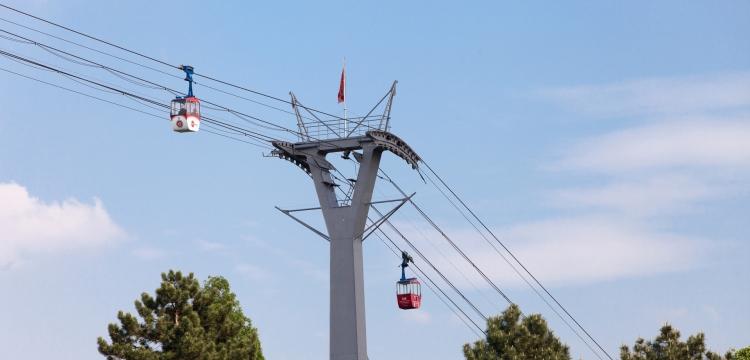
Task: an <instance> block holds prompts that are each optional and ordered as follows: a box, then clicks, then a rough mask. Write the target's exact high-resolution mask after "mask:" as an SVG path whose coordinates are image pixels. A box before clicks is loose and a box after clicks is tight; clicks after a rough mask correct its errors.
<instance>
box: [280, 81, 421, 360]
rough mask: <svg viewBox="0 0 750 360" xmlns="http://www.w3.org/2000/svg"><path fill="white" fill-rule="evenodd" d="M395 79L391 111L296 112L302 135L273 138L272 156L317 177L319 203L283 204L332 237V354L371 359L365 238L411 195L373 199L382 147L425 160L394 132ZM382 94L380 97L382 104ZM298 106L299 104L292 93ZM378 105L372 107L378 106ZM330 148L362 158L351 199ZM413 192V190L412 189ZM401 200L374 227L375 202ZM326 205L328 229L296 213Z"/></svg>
mask: <svg viewBox="0 0 750 360" xmlns="http://www.w3.org/2000/svg"><path fill="white" fill-rule="evenodd" d="M395 85H396V83H395V82H394V84H393V86H392V87H391V89H390V90H389V91H388V93H387V94H386V96H384V99H385V98H387V99H388V103H387V104H386V113H385V114H384V115H383V116H382V117H381V116H374V117H370V116H369V114H370V113H372V110H371V111H370V113H368V116H365V117H363V118H359V119H350V123H351V124H349V126H345V125H343V124H342V123H341V121H340V119H333V120H321V119H319V118H317V117H314V116H313V117H314V120H312V121H309V122H303V120H304V119H303V118H302V117H301V116H298V117H297V120H298V123H299V124H298V125H299V134H300V138H299V141H298V142H296V143H291V142H286V141H274V142H272V144H273V146H274V147H275V149H274V150H273V151H272V152H271V154H272V155H273V156H276V157H279V158H281V159H285V160H288V161H290V162H292V163H293V164H295V165H297V166H298V167H299V168H301V169H302V170H303V171H305V173H307V174H308V175H309V176H310V177H311V178H312V180H313V185H314V187H315V192H316V194H317V196H318V202H319V203H320V207H315V208H307V209H297V210H282V209H280V208H278V207H277V209H278V210H279V211H281V212H282V213H284V214H286V215H288V216H290V217H291V218H292V219H294V220H295V221H297V222H299V223H300V224H302V225H304V226H305V227H307V228H308V229H310V230H312V231H313V232H315V233H316V234H317V235H319V236H321V237H323V238H324V239H326V240H328V242H329V243H330V337H329V341H330V347H329V349H330V360H367V359H368V358H367V338H366V329H365V296H364V295H365V294H364V270H363V266H362V251H363V250H362V242H363V241H364V239H366V238H367V236H368V235H370V234H372V233H373V232H374V231H375V230H376V229H377V228H378V227H379V226H380V225H381V224H383V223H384V222H385V220H387V219H388V217H390V216H391V215H393V213H395V212H396V210H398V209H399V208H400V207H401V206H402V205H403V204H405V203H406V202H407V201H408V200H409V199H410V198H411V196H408V197H405V198H402V199H396V200H386V201H377V202H373V201H372V194H373V189H374V187H375V182H376V180H377V178H378V176H377V175H378V169H379V166H380V160H381V156H382V154H383V152H385V151H386V150H387V151H390V152H392V153H393V154H395V155H396V156H398V157H400V158H402V159H404V160H405V161H406V163H407V164H409V165H411V167H412V168H413V169H415V170H416V169H418V164H419V161H420V160H421V159H420V157H419V156H418V155H417V153H416V152H415V151H414V150H412V148H411V147H410V146H409V145H408V144H407V143H406V142H405V141H404V140H402V139H401V138H399V137H398V136H396V135H395V134H393V133H391V132H389V131H388V130H389V126H388V125H389V122H388V121H387V119H389V118H390V109H391V102H392V101H393V96H392V95H393V94H395V89H396V86H395ZM382 102H383V99H381V100H380V102H378V104H377V105H375V107H378V106H379V105H380V104H381V103H382ZM292 104H293V109H294V111H295V112H296V113H297V114H299V113H298V111H299V109H300V108H303V109H306V108H304V107H302V106H300V104H299V101H298V100H297V99H296V97H292ZM374 109H375V108H373V110H374ZM384 119H385V120H386V121H382V120H384ZM331 153H344V155H345V156H347V157H348V156H350V155H353V157H354V158H355V160H356V161H358V162H359V170H358V173H357V178H356V179H352V180H354V181H352V186H354V190H353V192H352V196H351V198H350V199H339V198H338V197H337V194H336V191H335V190H336V187H337V186H339V184H336V183H335V182H334V179H333V176H332V175H331V172H332V171H337V170H336V168H335V167H334V165H333V164H331V163H330V162H329V161H328V160H326V156H327V155H328V154H331ZM412 196H413V194H412ZM389 202H396V203H398V204H397V206H396V207H395V208H394V209H393V210H391V211H389V212H388V213H386V214H384V215H383V216H382V218H381V219H380V220H377V221H375V222H373V223H372V224H371V225H370V226H369V227H367V228H365V225H366V224H367V217H368V213H369V209H370V207H371V206H372V205H373V204H380V203H389ZM318 209H319V210H321V212H322V214H323V219H324V220H325V225H326V231H325V232H324V231H320V230H317V229H315V228H314V227H313V226H311V225H309V224H306V223H305V222H304V221H302V220H300V219H299V218H297V217H295V216H294V215H293V213H294V212H297V211H307V210H318Z"/></svg>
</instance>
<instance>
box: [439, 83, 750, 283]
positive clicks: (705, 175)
mask: <svg viewBox="0 0 750 360" xmlns="http://www.w3.org/2000/svg"><path fill="white" fill-rule="evenodd" d="M545 95H546V96H548V97H552V98H553V99H554V100H556V101H560V102H563V103H564V104H565V105H566V106H569V107H571V108H573V109H575V110H577V111H579V112H581V113H583V114H587V115H593V116H595V117H596V118H598V119H605V118H607V117H624V118H626V119H627V123H626V124H636V125H625V126H623V127H621V128H620V129H616V130H610V131H609V132H605V133H601V134H598V135H594V136H591V137H588V138H585V139H583V140H581V141H580V142H579V143H578V144H576V145H574V146H572V147H571V148H569V149H566V150H565V151H564V155H563V156H562V158H560V159H559V160H558V161H556V163H555V164H554V166H551V167H548V168H549V169H551V170H553V173H554V174H555V176H558V177H559V176H566V175H571V174H572V175H574V176H576V179H583V180H584V181H585V183H584V184H586V185H578V186H574V187H567V188H558V189H551V190H549V191H550V192H551V194H552V196H551V197H550V198H551V202H550V205H553V206H554V207H555V208H556V209H558V210H560V209H562V210H563V211H565V212H564V213H558V214H553V215H550V216H548V217H546V218H543V219H540V220H537V221H531V222H526V223H521V224H516V225H514V226H510V227H509V228H507V229H504V230H501V231H498V233H500V234H503V238H504V239H506V240H505V241H506V243H507V244H509V246H510V247H511V249H512V250H514V252H515V253H516V254H517V255H518V257H519V258H520V259H521V260H522V261H524V263H525V264H526V265H527V266H528V268H529V269H530V270H531V271H532V272H533V273H534V274H535V275H536V276H537V277H539V278H540V279H541V280H542V281H543V282H545V283H552V284H558V285H561V284H569V283H588V282H595V281H606V280H612V279H618V278H623V277H632V276H644V275H651V274H658V273H663V272H671V271H680V270H683V269H688V268H692V267H695V266H697V264H699V263H701V262H705V261H706V259H707V258H710V257H707V256H705V254H706V252H707V251H709V249H711V248H715V247H708V246H707V241H705V240H703V239H698V238H695V237H691V236H685V235H681V234H682V233H684V231H683V229H680V228H679V227H675V225H674V222H672V221H671V220H670V217H674V216H676V215H684V214H685V211H686V210H691V209H693V208H695V207H696V205H699V204H700V205H706V206H710V204H711V201H716V200H720V199H721V198H722V197H726V198H730V197H732V196H737V195H740V194H742V193H743V191H745V192H746V191H747V190H746V186H744V185H743V184H747V181H746V180H747V179H748V178H750V171H748V170H750V115H749V114H750V72H743V73H734V74H720V75H709V76H692V77H682V78H656V79H641V80H634V81H626V82H621V83H616V84H605V85H584V86H573V87H568V88H558V89H552V90H546V91H545ZM561 170H565V171H561ZM737 184H740V185H739V186H737ZM570 209H574V210H577V213H578V214H579V215H571V214H570V212H569V211H568V210H570ZM664 220H666V221H664ZM678 223H679V222H678ZM678 226H679V225H678ZM453 237H454V238H456V239H460V241H461V242H462V243H463V244H464V247H465V248H466V249H467V253H469V254H470V256H472V257H474V258H475V259H476V263H477V265H479V266H480V267H481V268H482V269H484V270H485V272H486V273H488V276H490V277H491V278H493V279H494V280H496V281H498V282H499V283H500V284H505V285H506V286H507V285H519V284H520V283H519V281H520V280H519V279H518V278H517V276H516V275H515V273H514V272H513V270H512V269H511V268H510V267H509V266H508V265H505V264H504V263H503V262H502V260H501V259H500V258H499V257H498V256H497V254H496V253H494V251H492V249H491V248H489V245H487V244H486V243H484V240H482V239H481V238H479V237H478V235H475V234H474V233H472V232H469V231H464V230H461V229H458V230H457V231H453ZM712 240H713V239H712ZM428 251H430V252H431V256H432V257H434V258H436V259H441V260H437V262H438V263H440V262H443V263H442V264H440V266H441V267H449V266H450V264H448V260H445V259H443V258H442V257H441V255H440V254H439V252H435V251H432V250H428ZM448 251H451V249H450V248H444V251H443V252H448ZM701 255H703V256H701ZM449 258H450V259H451V261H452V262H454V263H456V264H460V265H459V266H460V267H463V269H462V271H463V272H464V273H466V274H469V276H470V280H471V282H473V283H475V284H482V283H483V281H482V279H481V278H479V277H478V276H477V275H476V274H475V272H474V270H473V269H472V268H471V267H470V266H469V265H467V264H466V263H465V262H463V261H462V259H461V258H460V257H459V256H458V255H457V254H455V255H449ZM457 280H460V279H458V278H457ZM458 282H459V283H465V282H463V281H458Z"/></svg>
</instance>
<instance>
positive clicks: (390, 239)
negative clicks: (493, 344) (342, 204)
mask: <svg viewBox="0 0 750 360" xmlns="http://www.w3.org/2000/svg"><path fill="white" fill-rule="evenodd" d="M335 171H336V172H337V173H339V175H341V176H342V177H344V174H342V173H341V172H340V171H339V170H338V169H336V170H335ZM348 184H349V187H351V188H354V185H353V184H352V183H351V182H348ZM339 191H340V192H341V193H342V194H343V195H344V197H345V198H348V200H351V198H350V196H349V195H348V194H347V193H346V192H344V191H343V190H341V189H340V188H339ZM368 220H370V221H371V222H372V219H370V218H369V217H368ZM386 221H388V220H386ZM391 226H392V225H391ZM381 234H382V235H383V236H384V237H385V238H386V239H388V241H389V242H390V243H391V244H392V245H393V246H394V247H395V248H396V249H398V250H399V252H401V251H403V250H402V249H401V247H399V246H398V245H397V244H396V242H394V241H393V239H392V238H391V237H390V236H388V234H387V233H386V232H385V231H384V230H383V229H381V228H378V229H377V232H376V233H375V236H377V238H378V239H380V241H381V242H383V244H384V245H385V246H386V247H388V249H390V250H391V251H394V250H393V249H392V248H391V247H390V246H389V245H388V243H386V242H385V240H383V238H382V237H381ZM394 255H396V256H397V257H400V256H401V255H400V254H398V253H396V252H395V251H394ZM425 260H426V259H425ZM412 265H413V266H414V268H415V269H416V270H417V272H418V273H419V275H420V277H422V278H424V279H427V282H425V285H427V287H428V288H429V289H430V290H431V291H432V292H433V293H434V294H435V296H437V297H438V299H440V301H441V302H442V303H443V304H445V306H447V307H448V309H450V310H451V312H453V314H454V315H455V316H456V317H458V318H459V319H460V320H461V322H463V323H464V325H466V326H467V327H468V328H469V330H471V331H472V332H473V333H474V334H475V335H477V336H479V337H481V336H482V335H480V334H479V333H481V334H485V335H486V332H485V331H484V330H483V329H482V328H481V327H480V326H479V325H478V324H477V323H476V322H475V321H474V320H473V319H472V318H471V317H469V315H468V314H466V312H465V311H464V310H463V309H462V308H461V307H460V306H459V305H458V304H456V302H455V301H454V300H453V299H452V298H451V297H450V296H448V294H446V293H445V291H444V290H443V289H442V288H441V287H440V286H438V285H437V283H435V281H434V280H432V278H430V277H429V276H428V275H427V274H426V273H425V272H424V271H423V270H422V269H421V268H420V267H419V265H417V264H415V263H413V262H412ZM436 272H438V271H437V270H436ZM438 274H440V273H439V272H438ZM440 275H441V276H442V274H440ZM448 283H449V284H450V282H448ZM430 284H432V287H434V288H435V289H437V290H438V291H439V292H440V293H441V294H443V296H444V297H445V298H446V299H448V301H449V302H450V303H451V304H453V307H451V306H450V305H448V303H446V302H445V300H444V299H443V298H442V297H440V295H438V294H437V292H435V290H434V289H433V288H432V287H431V286H430ZM451 286H452V284H451ZM467 301H468V300H467ZM454 307H455V309H454ZM456 310H458V312H460V313H461V314H462V315H463V317H461V315H459V314H458V313H457V312H456ZM464 318H465V319H466V320H468V321H469V322H471V323H472V325H474V327H471V326H470V325H469V323H467V322H466V320H465V319H464ZM485 320H486V318H485ZM474 328H476V329H477V330H479V333H477V332H475V331H474Z"/></svg>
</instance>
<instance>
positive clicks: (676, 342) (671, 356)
mask: <svg viewBox="0 0 750 360" xmlns="http://www.w3.org/2000/svg"><path fill="white" fill-rule="evenodd" d="M620 359H622V360H704V359H705V360H722V359H728V360H730V359H733V357H732V355H731V354H729V353H728V354H727V355H726V357H722V356H721V355H718V354H716V353H713V352H711V351H708V350H707V349H706V337H705V335H704V334H703V333H698V334H696V335H691V336H690V337H688V339H687V341H686V342H683V341H681V340H680V332H679V331H678V330H677V329H675V328H674V327H672V325H669V324H666V325H664V326H662V327H661V330H660V331H659V335H658V336H657V337H656V338H655V339H654V340H653V341H646V340H644V339H643V338H638V340H636V341H635V345H633V350H632V351H631V350H630V349H629V348H628V346H627V345H623V346H622V347H621V348H620Z"/></svg>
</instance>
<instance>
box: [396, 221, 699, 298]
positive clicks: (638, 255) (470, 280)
mask: <svg viewBox="0 0 750 360" xmlns="http://www.w3.org/2000/svg"><path fill="white" fill-rule="evenodd" d="M424 226H425V225H424V224H422V225H420V227H424ZM402 228H403V227H402ZM444 230H446V233H447V234H448V235H449V236H450V237H451V238H452V240H454V241H455V242H456V243H457V244H459V246H460V247H461V248H462V250H463V251H464V252H465V253H466V254H467V255H468V256H469V257H470V258H471V259H472V260H473V261H474V263H475V264H476V265H477V266H478V267H479V268H480V269H481V270H482V271H483V272H484V273H485V274H486V275H487V276H488V277H489V278H490V279H492V280H493V281H495V282H496V283H497V284H498V285H499V286H501V287H508V286H513V287H522V286H525V285H524V283H523V280H522V279H521V278H519V277H518V275H516V273H515V272H514V271H513V269H512V268H511V267H510V266H508V265H507V264H506V263H504V262H503V261H502V259H501V258H500V257H499V256H498V254H497V253H496V252H495V251H494V250H493V249H492V247H491V246H490V245H489V244H487V242H486V241H485V240H484V239H482V238H481V237H480V236H479V235H478V234H477V233H476V232H475V231H473V230H471V229H444ZM494 232H495V233H496V234H502V235H501V236H502V240H503V242H504V243H505V244H506V245H507V246H508V247H509V248H510V249H511V251H513V253H514V254H515V255H516V256H517V257H518V258H519V259H520V260H521V261H522V262H523V263H524V265H525V266H526V267H527V268H528V269H529V270H530V271H531V272H532V273H533V274H534V275H535V276H536V277H537V278H538V279H539V280H540V281H542V282H543V283H545V284H548V285H558V286H559V285H566V284H585V283H592V282H598V281H609V280H615V279H619V278H624V277H632V276H643V275H651V274H656V273H662V272H671V271H679V270H683V269H686V268H689V267H690V266H692V265H693V264H694V263H695V261H696V259H697V258H698V255H699V254H700V253H701V251H703V250H704V246H703V242H702V241H699V240H696V239H691V238H688V237H682V236H676V235H674V234H670V233H667V232H661V231H657V230H654V229H651V228H648V227H646V226H644V225H642V224H639V223H638V222H625V221H622V220H620V219H613V218H609V217H604V216H581V217H570V218H555V219H551V220H542V221H535V222H528V223H522V224H517V225H514V226H511V227H509V228H505V229H496V231H494ZM427 235H428V238H429V241H431V242H433V245H436V246H424V244H423V242H424V241H425V239H424V238H421V239H420V236H418V234H416V233H414V232H406V236H407V237H408V238H410V239H412V241H415V239H417V241H419V242H420V243H418V244H417V246H418V247H420V248H421V250H422V252H423V253H424V254H425V255H426V256H427V257H428V258H429V259H430V260H431V261H432V262H433V263H434V264H435V266H436V267H437V268H438V269H456V267H457V268H458V269H457V271H450V272H449V273H447V274H448V276H449V277H451V279H452V280H453V282H454V283H455V284H457V286H460V287H462V288H464V289H471V288H473V287H474V286H477V287H478V288H480V289H486V288H488V287H489V284H487V283H486V282H485V280H484V279H483V278H482V277H481V275H480V274H479V273H478V272H476V270H475V269H474V268H473V267H472V266H471V265H470V264H468V263H467V262H466V261H464V260H463V258H462V257H461V255H460V254H458V253H457V252H456V251H454V250H453V249H452V248H451V247H450V246H449V245H447V243H443V242H444V241H443V239H441V238H440V237H439V236H435V237H430V234H427ZM491 241H493V242H494V240H491ZM495 246H496V247H497V248H498V249H500V250H502V249H501V248H500V246H498V245H497V244H495ZM504 255H505V256H506V257H508V256H507V254H504ZM415 260H416V261H418V262H421V259H415ZM451 263H452V264H451ZM519 270H520V268H519ZM459 273H463V274H464V276H465V277H464V276H461V275H460V274H459Z"/></svg>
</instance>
